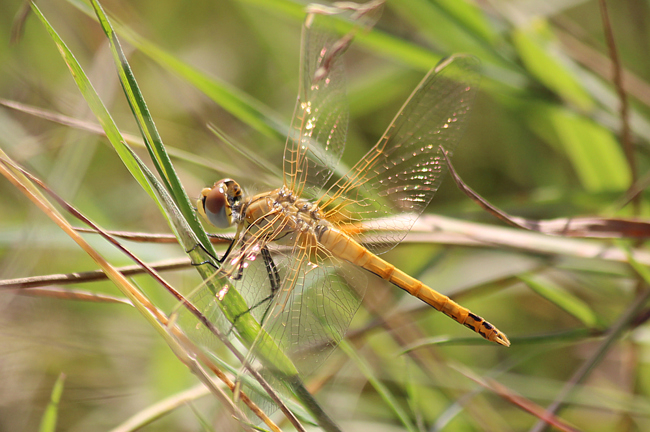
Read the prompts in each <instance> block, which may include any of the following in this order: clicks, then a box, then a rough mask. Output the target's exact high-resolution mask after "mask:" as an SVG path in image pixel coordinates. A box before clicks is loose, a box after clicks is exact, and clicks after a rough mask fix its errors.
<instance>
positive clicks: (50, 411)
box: [38, 373, 65, 432]
mask: <svg viewBox="0 0 650 432" xmlns="http://www.w3.org/2000/svg"><path fill="white" fill-rule="evenodd" d="M64 382H65V374H64V373H61V374H59V377H58V378H57V379H56V382H55V383H54V386H53V387H52V394H51V395H50V402H49V403H48V404H47V408H45V412H44V413H43V418H42V419H41V425H40V427H39V428H38V431H39V432H55V431H56V421H57V417H58V413H59V402H60V401H61V395H62V394H63V383H64Z"/></svg>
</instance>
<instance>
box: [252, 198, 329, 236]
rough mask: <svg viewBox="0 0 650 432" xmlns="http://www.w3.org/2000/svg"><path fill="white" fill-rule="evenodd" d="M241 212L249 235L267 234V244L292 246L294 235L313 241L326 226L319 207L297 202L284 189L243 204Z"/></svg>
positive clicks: (299, 199)
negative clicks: (289, 243) (311, 238)
mask: <svg viewBox="0 0 650 432" xmlns="http://www.w3.org/2000/svg"><path fill="white" fill-rule="evenodd" d="M241 212H242V214H241V215H242V222H245V223H246V225H248V227H249V230H248V231H249V234H255V233H256V232H259V231H260V230H263V231H265V232H266V233H268V234H267V235H266V237H267V240H268V241H278V240H283V241H288V242H291V241H292V239H295V237H296V235H300V236H302V237H305V236H308V237H313V238H314V240H315V239H316V238H317V237H318V233H319V232H321V231H322V230H323V229H324V228H326V227H328V226H329V222H328V221H327V220H326V219H325V215H324V214H323V212H322V210H321V209H320V208H319V207H318V205H316V204H314V203H313V202H311V201H310V200H307V199H304V198H298V197H297V196H296V195H295V194H294V193H292V192H291V191H290V190H289V189H287V188H286V187H282V188H279V189H276V190H273V191H270V192H266V193H263V194H259V195H255V196H253V197H251V198H249V199H247V200H245V202H244V204H243V205H242V207H241Z"/></svg>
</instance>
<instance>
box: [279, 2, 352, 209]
mask: <svg viewBox="0 0 650 432" xmlns="http://www.w3.org/2000/svg"><path fill="white" fill-rule="evenodd" d="M323 19H325V18H324V17H322V16H320V15H317V14H316V15H312V19H308V20H306V22H305V24H304V26H303V30H302V39H301V49H300V57H301V60H300V61H301V73H300V75H301V76H300V88H299V92H298V101H297V103H296V107H295V111H294V115H293V120H292V122H291V128H290V132H289V136H288V137H287V143H286V146H285V150H284V173H285V179H284V182H285V185H286V186H287V187H289V188H290V189H291V190H292V191H294V192H295V193H296V194H298V195H300V196H302V194H303V191H304V192H306V195H307V196H312V197H313V196H316V194H317V193H318V192H320V188H322V186H323V185H324V184H325V183H327V181H328V180H329V178H330V177H331V175H332V170H333V169H334V168H335V167H336V165H337V164H338V162H339V160H340V159H341V155H342V154H343V149H344V148H345V138H346V134H347V128H348V117H349V113H348V103H347V96H346V90H345V88H346V80H345V71H344V67H343V61H342V59H341V54H342V53H343V51H345V49H346V48H347V45H348V44H349V42H350V40H349V39H347V38H345V37H344V38H342V39H339V38H337V37H336V36H335V35H334V34H333V33H332V32H331V31H330V30H329V29H327V28H325V27H324V26H323V25H322V24H321V20H323Z"/></svg>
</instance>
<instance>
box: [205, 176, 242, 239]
mask: <svg viewBox="0 0 650 432" xmlns="http://www.w3.org/2000/svg"><path fill="white" fill-rule="evenodd" d="M241 200H242V190H241V187H240V186H239V184H238V183H237V182H236V181H234V180H233V179H229V178H226V179H223V180H219V181H218V182H216V183H215V184H214V186H212V187H211V188H205V189H203V190H202V191H201V198H199V200H198V202H197V203H196V208H197V209H198V211H199V213H200V214H201V216H203V217H204V218H205V219H206V220H208V221H209V222H210V223H211V224H212V225H214V226H216V227H217V228H228V227H229V226H230V225H232V223H233V211H234V213H235V217H237V215H238V213H239V207H240V205H241Z"/></svg>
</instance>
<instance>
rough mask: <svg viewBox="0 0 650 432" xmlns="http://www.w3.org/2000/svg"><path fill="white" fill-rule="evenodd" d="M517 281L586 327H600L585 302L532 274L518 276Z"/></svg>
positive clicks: (594, 314) (593, 313)
mask: <svg viewBox="0 0 650 432" xmlns="http://www.w3.org/2000/svg"><path fill="white" fill-rule="evenodd" d="M519 279H521V280H522V281H523V282H524V283H525V284H526V285H528V286H529V287H530V288H531V289H532V290H533V291H535V292H536V293H537V294H539V295H541V296H542V297H544V298H545V299H547V300H548V301H550V302H552V303H554V304H555V305H557V306H558V307H560V308H562V309H563V310H565V311H566V312H568V313H570V314H571V315H573V316H574V317H576V318H577V319H579V320H580V321H581V322H582V323H583V324H585V325H586V326H587V327H590V328H594V327H602V323H601V322H600V319H599V318H598V316H597V315H596V313H595V312H594V311H593V310H592V309H591V308H590V307H589V306H588V305H587V304H586V303H585V302H583V301H582V300H580V299H579V298H577V297H576V296H574V295H573V294H571V293H569V292H567V291H566V290H564V289H563V288H562V287H560V286H558V285H556V284H554V283H552V282H550V281H549V280H547V279H545V278H541V277H539V276H536V275H532V274H524V275H520V276H519Z"/></svg>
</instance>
